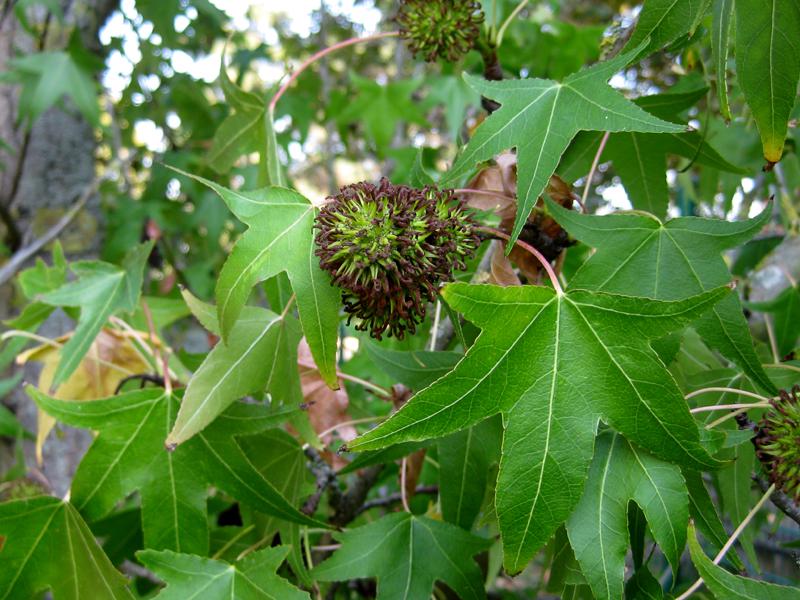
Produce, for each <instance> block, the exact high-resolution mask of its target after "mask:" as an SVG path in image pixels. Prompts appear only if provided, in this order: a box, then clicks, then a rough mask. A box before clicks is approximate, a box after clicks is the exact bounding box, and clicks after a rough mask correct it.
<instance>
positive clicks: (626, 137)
mask: <svg viewBox="0 0 800 600" xmlns="http://www.w3.org/2000/svg"><path fill="white" fill-rule="evenodd" d="M706 91H707V89H706V88H700V89H697V90H693V91H691V92H683V93H672V94H656V95H654V96H646V97H644V98H638V99H637V100H635V101H634V102H635V103H636V105H637V106H640V107H641V108H643V109H645V110H646V111H647V112H649V113H650V114H652V115H655V116H657V117H659V118H661V119H665V120H668V121H676V120H678V115H679V114H680V113H681V112H683V111H684V110H686V109H688V108H690V107H692V106H694V104H695V103H696V102H697V100H699V99H700V98H702V97H703V96H704V95H705V94H706ZM602 137H603V134H602V133H596V132H582V133H579V134H578V135H577V136H576V137H575V139H574V140H573V142H572V144H570V147H569V149H568V150H567V152H566V153H565V154H564V156H563V157H562V159H561V164H560V165H559V169H558V173H559V175H560V176H561V177H563V178H564V179H566V180H567V181H574V180H575V179H577V178H578V177H582V176H584V175H586V174H587V173H588V172H589V169H590V168H591V164H592V161H593V160H594V156H595V154H596V153H597V148H598V147H599V145H600V140H601V138H602ZM668 155H674V156H682V157H684V158H687V159H689V160H692V161H694V162H695V163H696V164H699V165H704V166H708V167H713V168H715V169H719V170H721V171H727V172H730V173H744V170H743V169H740V168H739V167H737V166H735V165H732V164H731V163H729V162H728V161H727V160H725V159H724V158H722V156H720V155H719V153H718V152H717V151H716V150H714V148H712V147H711V146H710V145H709V144H708V142H706V141H705V140H704V139H703V136H702V135H701V134H700V133H698V132H697V131H686V132H683V133H665V134H656V133H636V132H630V133H627V132H623V133H614V134H612V135H610V136H609V138H608V141H607V143H606V147H605V149H604V150H603V155H602V159H603V160H604V161H605V160H610V161H612V162H613V163H614V170H615V171H616V173H617V174H618V175H619V177H620V179H621V180H622V185H624V186H625V191H626V192H627V193H628V197H629V198H630V200H631V203H632V204H633V206H634V207H635V208H639V209H642V210H646V211H647V212H650V213H653V214H654V215H656V216H658V217H662V216H665V215H666V214H667V203H668V201H669V191H668V188H667V176H666V174H665V170H666V162H667V156H668Z"/></svg>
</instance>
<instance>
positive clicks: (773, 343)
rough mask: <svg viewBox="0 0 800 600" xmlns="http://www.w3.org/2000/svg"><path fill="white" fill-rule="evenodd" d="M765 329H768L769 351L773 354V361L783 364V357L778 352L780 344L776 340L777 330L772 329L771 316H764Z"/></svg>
mask: <svg viewBox="0 0 800 600" xmlns="http://www.w3.org/2000/svg"><path fill="white" fill-rule="evenodd" d="M764 327H766V328H767V338H769V349H770V351H771V352H772V360H773V361H774V362H776V363H779V362H781V355H780V353H779V352H778V342H777V341H776V340H775V329H774V328H773V327H772V320H771V318H770V315H764Z"/></svg>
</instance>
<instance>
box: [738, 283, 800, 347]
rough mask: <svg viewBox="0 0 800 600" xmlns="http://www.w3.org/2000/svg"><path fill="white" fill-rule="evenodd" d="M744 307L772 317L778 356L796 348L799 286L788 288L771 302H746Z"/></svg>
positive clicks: (799, 324) (799, 323) (799, 322)
mask: <svg viewBox="0 0 800 600" xmlns="http://www.w3.org/2000/svg"><path fill="white" fill-rule="evenodd" d="M746 306H747V307H748V308H750V309H751V310H757V311H759V312H765V313H770V314H771V315H772V320H773V321H772V328H773V330H774V332H775V343H776V344H777V345H778V354H780V355H781V356H786V355H787V354H789V353H790V352H791V351H792V350H794V349H795V348H796V347H797V340H798V338H800V286H796V285H795V286H789V287H788V288H786V289H785V290H783V291H782V292H781V293H780V294H778V295H777V296H775V297H774V298H773V299H772V300H768V301H766V302H747V303H746Z"/></svg>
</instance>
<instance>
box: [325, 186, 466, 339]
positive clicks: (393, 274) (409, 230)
mask: <svg viewBox="0 0 800 600" xmlns="http://www.w3.org/2000/svg"><path fill="white" fill-rule="evenodd" d="M474 225H475V223H474V221H473V220H472V217H471V216H470V215H469V214H468V213H467V211H466V210H465V208H464V205H463V204H462V202H461V201H460V200H457V199H456V198H454V197H453V192H452V190H438V189H437V188H435V187H433V186H427V187H425V188H422V189H417V188H412V187H409V186H406V185H393V184H391V183H390V182H389V181H388V180H387V179H386V178H384V179H381V181H380V183H379V184H378V185H373V184H371V183H367V182H361V183H354V184H351V185H347V186H345V187H343V188H341V189H340V190H339V192H338V193H337V194H336V195H334V196H331V197H330V198H329V199H328V203H327V204H325V206H323V208H322V209H321V210H320V213H319V215H318V216H317V219H316V224H315V227H316V228H317V230H318V231H317V236H316V243H317V250H316V254H317V256H318V257H319V259H320V266H321V267H322V268H323V269H325V270H326V271H328V272H329V273H330V274H331V276H332V278H333V283H334V284H335V285H337V286H339V287H341V288H342V300H343V303H344V308H345V312H347V313H348V315H349V316H350V319H352V318H353V317H355V318H356V319H358V320H359V322H358V323H357V325H356V329H359V330H362V331H369V332H370V335H372V336H373V337H374V338H377V339H381V337H382V335H383V334H384V332H386V331H387V330H388V333H389V335H393V336H395V337H397V338H402V337H403V336H404V334H405V333H406V332H409V333H414V332H415V331H416V325H417V324H418V323H420V322H421V321H422V319H423V318H424V317H425V308H426V304H427V302H430V301H432V300H433V299H434V298H435V297H436V293H437V289H438V286H439V284H440V283H441V282H443V281H449V280H450V279H451V278H452V272H453V270H454V269H461V270H463V269H465V268H466V263H465V261H466V259H467V258H469V257H470V256H472V254H474V252H475V249H476V248H477V247H478V245H479V243H480V240H479V238H478V236H477V234H476V233H475V231H474ZM348 323H349V321H348Z"/></svg>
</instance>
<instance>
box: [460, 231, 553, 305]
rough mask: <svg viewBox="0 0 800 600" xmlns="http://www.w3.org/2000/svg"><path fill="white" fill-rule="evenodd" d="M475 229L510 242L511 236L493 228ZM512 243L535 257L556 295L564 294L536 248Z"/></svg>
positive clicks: (548, 262) (545, 260)
mask: <svg viewBox="0 0 800 600" xmlns="http://www.w3.org/2000/svg"><path fill="white" fill-rule="evenodd" d="M476 229H477V230H478V231H482V232H484V233H488V234H489V235H491V236H494V237H499V238H502V239H504V240H506V241H507V242H510V241H511V236H509V235H508V234H505V233H503V232H502V231H500V230H498V229H494V228H493V227H483V226H481V227H476ZM514 243H515V244H516V245H517V246H519V247H520V248H522V249H523V250H525V251H527V252H530V253H531V254H533V256H534V257H536V260H538V261H539V263H540V264H541V265H542V267H543V268H544V270H545V271H547V276H548V277H549V278H550V283H552V284H553V288H554V289H555V290H556V293H557V294H558V295H559V296H561V295H562V294H563V293H564V290H563V289H562V288H561V284H560V283H559V282H558V275H556V272H555V271H554V270H553V266H552V265H551V264H550V261H549V260H547V259H546V258H545V257H544V255H543V254H542V253H541V252H539V251H538V250H537V249H536V248H534V247H533V246H531V245H530V244H529V243H527V242H523V241H522V240H514Z"/></svg>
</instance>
